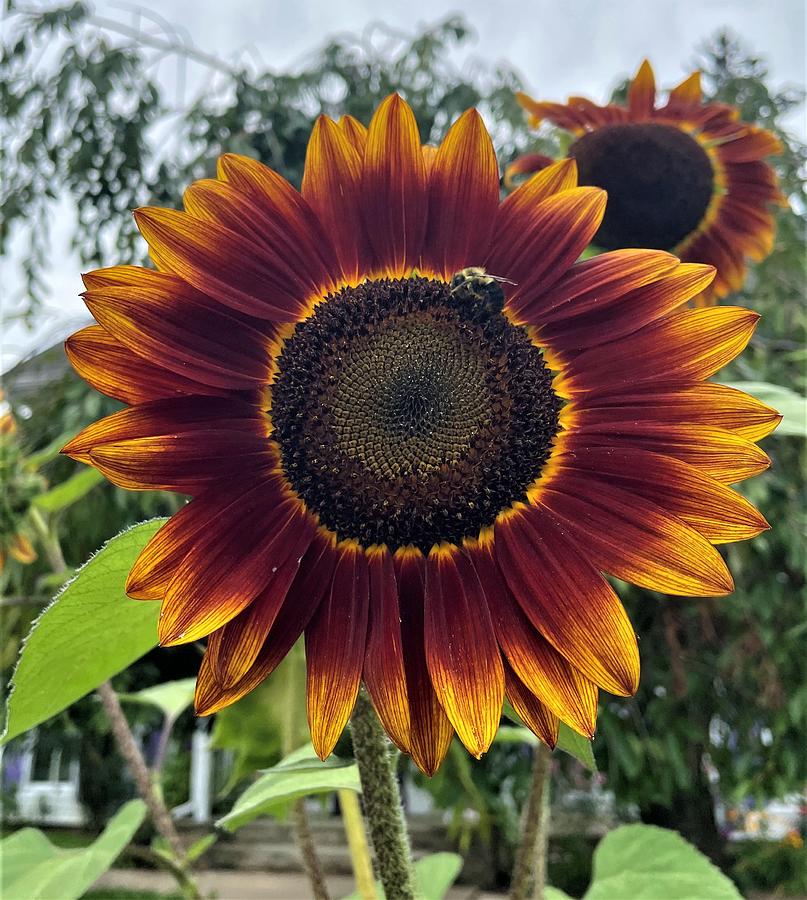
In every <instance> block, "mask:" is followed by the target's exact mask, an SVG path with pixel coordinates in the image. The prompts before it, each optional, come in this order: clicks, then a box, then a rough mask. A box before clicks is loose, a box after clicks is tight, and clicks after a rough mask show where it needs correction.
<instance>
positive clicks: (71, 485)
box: [34, 468, 104, 513]
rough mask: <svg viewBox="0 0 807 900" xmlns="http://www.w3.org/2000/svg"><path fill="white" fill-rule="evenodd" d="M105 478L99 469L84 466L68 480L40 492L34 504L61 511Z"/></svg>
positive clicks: (48, 509)
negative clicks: (42, 492)
mask: <svg viewBox="0 0 807 900" xmlns="http://www.w3.org/2000/svg"><path fill="white" fill-rule="evenodd" d="M103 480H104V476H103V475H102V474H101V473H100V472H99V471H98V470H97V469H90V468H84V469H82V470H81V471H80V472H77V473H76V474H75V475H73V476H72V478H68V479H67V481H63V482H62V483H61V484H57V485H56V487H53V488H51V489H50V490H49V491H45V493H44V494H40V495H39V496H38V497H36V498H35V499H34V504H35V505H36V506H37V507H38V508H39V509H41V510H42V511H43V512H49V513H55V512H59V511H60V510H62V509H66V508H67V507H68V506H72V505H73V504H74V503H75V502H76V501H78V500H81V498H82V497H83V496H84V495H85V494H87V493H89V492H90V491H91V490H92V489H93V488H94V487H95V486H96V484H100V483H101V482H102V481H103Z"/></svg>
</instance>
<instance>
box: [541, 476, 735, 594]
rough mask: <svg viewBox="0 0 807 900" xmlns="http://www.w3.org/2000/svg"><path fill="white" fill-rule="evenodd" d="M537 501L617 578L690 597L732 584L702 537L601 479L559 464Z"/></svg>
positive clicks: (725, 589) (719, 590)
mask: <svg viewBox="0 0 807 900" xmlns="http://www.w3.org/2000/svg"><path fill="white" fill-rule="evenodd" d="M541 504H542V505H544V506H545V507H546V508H547V509H548V510H550V512H551V513H552V514H553V516H555V517H556V518H558V519H560V520H561V521H562V522H563V525H564V527H565V529H566V532H567V533H568V534H569V535H570V536H571V537H572V538H573V539H574V540H575V541H576V543H577V544H578V548H579V549H580V551H581V552H583V553H586V554H587V555H588V557H589V558H590V559H591V561H592V562H593V563H594V565H595V566H596V567H597V568H598V569H600V570H601V571H604V572H608V573H609V574H611V575H615V576H616V577H617V578H621V579H623V581H629V582H631V583H632V584H638V585H640V586H641V587H646V588H650V590H655V591H664V592H666V593H668V594H678V595H685V596H691V597H719V596H723V595H725V594H729V593H731V592H732V591H733V590H734V582H733V581H732V579H731V575H730V573H729V570H728V568H727V567H726V563H725V562H724V561H723V558H722V557H721V556H720V554H719V553H718V552H717V550H715V548H714V547H713V546H712V545H711V544H710V543H709V541H707V540H706V538H704V537H703V536H702V535H700V534H699V533H698V532H696V531H695V530H694V529H692V528H689V527H688V526H687V525H685V524H684V523H683V522H682V521H681V520H680V519H677V518H675V516H673V515H671V514H669V513H667V512H665V511H664V510H663V509H662V508H660V507H658V506H656V505H655V504H653V503H650V502H649V501H647V500H643V499H642V498H641V497H639V496H638V495H637V494H634V493H632V492H631V491H629V490H625V489H624V488H623V487H620V486H619V485H617V484H615V483H613V482H611V481H608V480H607V479H597V478H594V477H592V476H591V474H589V473H587V472H584V471H582V470H579V469H575V468H573V467H572V465H569V466H566V465H563V464H561V465H560V466H559V467H558V472H557V477H555V478H553V481H552V485H551V487H549V488H547V489H546V490H544V491H543V492H542V493H541Z"/></svg>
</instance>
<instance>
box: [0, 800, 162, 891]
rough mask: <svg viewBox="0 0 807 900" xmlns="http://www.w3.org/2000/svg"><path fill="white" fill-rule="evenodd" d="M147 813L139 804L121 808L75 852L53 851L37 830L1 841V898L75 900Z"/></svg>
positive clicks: (131, 802) (28, 829) (130, 804)
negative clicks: (93, 836)
mask: <svg viewBox="0 0 807 900" xmlns="http://www.w3.org/2000/svg"><path fill="white" fill-rule="evenodd" d="M145 815H146V804H145V803H143V801H142V800H130V801H129V802H128V803H127V804H125V805H124V806H122V807H121V808H120V809H119V810H118V812H117V813H116V814H115V815H114V816H113V818H112V819H110V821H109V822H108V823H107V826H106V828H105V829H104V830H103V832H102V833H101V834H100V835H99V837H98V838H97V839H96V840H95V841H94V842H93V843H92V844H90V845H89V847H80V848H76V849H75V850H61V849H59V848H58V847H54V845H53V844H51V842H50V841H49V840H48V839H47V838H46V837H45V835H44V834H43V833H42V832H41V831H40V830H39V829H38V828H23V829H21V830H20V831H16V832H15V833H14V834H12V835H10V836H9V837H7V838H4V839H3V840H2V841H0V857H2V860H3V865H2V867H0V894H2V896H3V898H4V900H52V898H53V897H59V900H77V898H78V897H81V896H82V894H84V893H85V891H87V890H88V889H89V888H90V887H92V885H93V884H94V883H95V882H96V881H97V880H98V879H99V878H100V877H101V875H103V874H104V872H106V870H107V869H108V868H109V867H110V866H111V865H112V864H113V863H114V862H115V860H116V859H117V858H118V856H119V855H120V854H121V852H122V851H123V849H124V848H125V847H126V845H127V844H128V843H129V841H130V840H131V839H132V838H133V837H134V833H135V832H136V831H137V829H138V828H139V827H140V824H141V822H142V821H143V819H144V817H145Z"/></svg>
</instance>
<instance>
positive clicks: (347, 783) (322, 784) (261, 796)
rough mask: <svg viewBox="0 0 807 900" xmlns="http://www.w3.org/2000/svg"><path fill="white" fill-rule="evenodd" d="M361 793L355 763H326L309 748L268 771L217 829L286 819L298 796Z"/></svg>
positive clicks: (334, 759) (336, 760)
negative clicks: (259, 820) (259, 819)
mask: <svg viewBox="0 0 807 900" xmlns="http://www.w3.org/2000/svg"><path fill="white" fill-rule="evenodd" d="M344 789H347V790H351V791H356V793H360V792H361V784H360V782H359V770H358V767H357V766H356V763H355V762H350V761H347V760H343V759H339V758H338V757H336V756H333V755H331V756H329V757H328V759H326V760H325V761H324V762H323V761H322V760H320V759H319V758H318V757H317V756H316V754H315V753H314V748H313V747H311V746H310V745H308V746H306V747H301V748H300V749H299V750H295V751H294V753H290V754H289V755H288V756H287V757H286V758H285V759H283V760H282V761H281V762H279V763H278V764H277V765H276V766H273V767H272V768H271V769H265V770H264V771H263V772H262V773H261V776H260V778H259V779H258V780H257V781H256V782H255V783H254V784H251V785H250V786H249V787H248V788H247V789H246V790H245V791H244V793H243V794H241V796H240V797H239V798H238V799H237V800H236V801H235V804H234V805H233V808H232V809H231V810H230V812H229V813H227V815H226V816H224V817H222V818H221V819H219V820H218V822H216V826H217V827H220V828H226V829H227V830H228V831H235V830H236V829H238V828H240V827H241V826H242V825H246V824H247V822H251V821H252V820H253V819H255V818H257V817H258V816H263V815H270V816H275V817H277V818H283V816H285V814H286V811H287V809H288V807H289V804H290V803H291V802H292V801H294V800H296V799H298V798H299V797H308V796H310V795H311V794H324V793H330V792H331V791H340V790H344Z"/></svg>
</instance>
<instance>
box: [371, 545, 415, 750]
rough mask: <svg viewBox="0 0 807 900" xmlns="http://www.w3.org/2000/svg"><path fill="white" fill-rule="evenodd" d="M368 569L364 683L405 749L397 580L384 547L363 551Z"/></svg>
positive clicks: (406, 701)
mask: <svg viewBox="0 0 807 900" xmlns="http://www.w3.org/2000/svg"><path fill="white" fill-rule="evenodd" d="M367 560H368V564H369V569H370V627H369V635H368V639H367V654H366V655H365V657H364V683H365V684H366V686H367V691H368V693H369V694H370V698H371V699H372V701H373V706H374V707H375V710H376V712H377V714H378V717H379V719H380V720H381V724H382V725H383V726H384V729H385V730H386V732H387V734H388V735H389V736H390V737H391V738H392V740H393V741H394V742H395V744H396V745H397V746H398V747H399V748H400V749H401V750H403V751H404V752H408V750H409V729H410V716H409V697H408V695H407V690H406V669H405V667H404V654H403V641H402V638H401V612H400V608H399V606H398V582H397V580H396V578H395V568H394V566H393V563H392V556H391V554H390V552H389V550H388V549H387V548H386V547H385V546H382V547H371V548H370V549H369V550H368V551H367Z"/></svg>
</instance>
